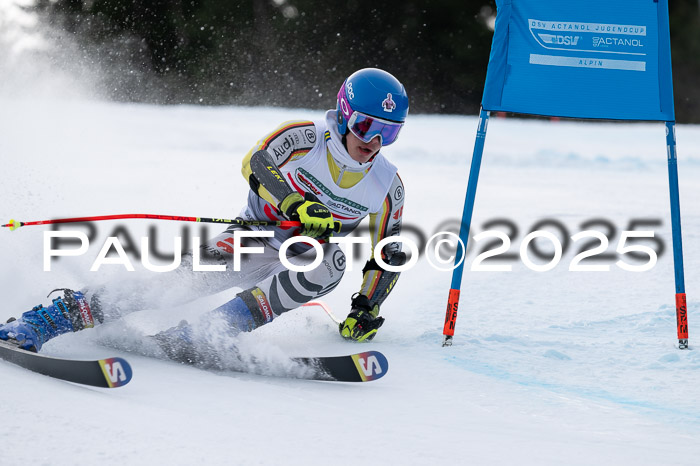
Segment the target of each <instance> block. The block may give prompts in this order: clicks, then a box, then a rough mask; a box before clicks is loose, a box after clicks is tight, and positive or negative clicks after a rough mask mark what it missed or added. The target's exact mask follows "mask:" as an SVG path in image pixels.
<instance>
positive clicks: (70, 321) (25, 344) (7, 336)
mask: <svg viewBox="0 0 700 466" xmlns="http://www.w3.org/2000/svg"><path fill="white" fill-rule="evenodd" d="M54 291H63V297H59V298H55V299H53V300H52V304H51V305H49V306H48V307H44V306H42V305H41V304H39V305H38V306H34V307H33V308H32V310H31V311H27V312H25V313H24V314H22V316H21V317H20V318H19V319H15V318H14V317H13V318H10V320H8V321H7V323H6V324H4V325H0V340H5V341H8V342H10V343H13V344H16V345H17V346H18V347H20V348H21V349H23V350H27V351H33V352H38V351H39V350H40V349H41V347H42V345H43V344H44V343H46V342H47V341H49V340H50V339H52V338H55V337H57V336H59V335H62V334H64V333H69V332H77V331H78V330H82V329H84V328H89V327H94V325H95V319H94V317H93V311H92V310H91V309H90V305H89V304H88V301H87V298H86V297H85V295H84V294H83V293H81V292H80V291H72V290H69V289H67V288H58V289H56V290H53V291H52V292H51V293H53V292H54ZM51 293H49V296H51ZM97 317H98V318H99V317H100V316H97ZM99 320H100V321H101V319H99Z"/></svg>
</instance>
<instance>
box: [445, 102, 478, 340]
mask: <svg viewBox="0 0 700 466" xmlns="http://www.w3.org/2000/svg"><path fill="white" fill-rule="evenodd" d="M488 125H489V112H487V111H486V110H484V109H483V108H481V110H480V111H479V127H478V129H477V131H476V141H474V154H473V155H472V164H471V168H470V169H469V182H468V183H467V195H466V198H465V200H464V211H463V212H462V223H461V225H460V227H459V239H460V240H462V243H463V244H464V249H462V248H461V247H459V245H458V246H457V252H456V253H455V262H454V263H455V268H454V270H453V271H452V284H451V285H450V293H449V296H448V298H447V311H446V312H445V326H444V328H443V330H442V334H443V335H444V338H443V341H442V346H451V345H452V338H453V337H454V334H455V323H456V321H457V308H458V307H459V290H460V288H461V286H462V272H463V270H464V262H465V261H464V260H463V259H464V258H465V257H464V255H465V254H466V250H467V241H468V240H469V228H470V225H471V222H472V213H473V212H474V199H475V197H476V185H477V183H478V182H479V170H480V169H481V156H482V155H483V153H484V143H485V141H486V129H487V128H488Z"/></svg>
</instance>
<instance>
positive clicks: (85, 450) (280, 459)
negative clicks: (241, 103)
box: [0, 97, 700, 465]
mask: <svg viewBox="0 0 700 466" xmlns="http://www.w3.org/2000/svg"><path fill="white" fill-rule="evenodd" d="M320 115H321V112H312V111H309V110H293V109H270V108H231V107H228V108H202V107H177V106H176V107H155V106H146V105H126V104H114V103H99V102H71V101H51V100H37V101H28V100H21V101H20V100H13V99H11V98H9V97H7V98H4V99H3V101H2V103H1V105H0V132H1V137H0V158H1V160H2V163H1V165H0V166H1V167H2V175H3V176H2V180H3V181H2V183H0V199H1V201H0V220H2V221H3V223H5V222H6V221H8V220H10V219H17V220H20V221H32V220H42V219H50V218H59V217H75V216H91V215H106V214H118V213H155V214H170V215H184V216H201V217H223V218H233V217H235V216H236V215H237V213H238V212H239V210H240V208H241V207H242V206H243V203H244V201H245V197H246V194H247V191H248V189H249V188H248V185H247V183H246V181H245V180H244V179H243V178H242V176H241V175H240V164H241V160H242V158H243V156H244V154H245V153H246V151H247V150H248V149H249V148H250V147H251V146H252V145H253V144H254V143H255V142H256V140H257V138H258V137H260V136H262V135H263V134H265V133H266V132H268V131H270V130H271V129H273V128H274V127H275V126H276V125H277V124H279V123H280V122H282V121H285V120H289V119H297V118H310V117H318V116H320ZM476 125H477V121H476V118H475V117H471V116H452V117H450V116H423V115H411V116H410V117H409V120H408V123H407V124H406V127H405V128H404V130H403V133H402V135H401V137H400V139H399V141H398V142H397V143H396V144H395V145H393V146H390V147H388V148H387V149H386V151H385V153H386V156H387V157H388V158H389V159H390V160H391V161H393V162H394V163H395V164H396V165H397V166H398V167H399V173H400V175H401V177H402V179H403V181H404V183H405V186H406V198H407V199H406V207H405V211H404V222H405V225H406V226H407V228H406V229H405V236H406V238H409V239H412V240H413V241H416V242H420V241H419V240H420V239H421V237H423V238H427V237H429V236H431V235H432V234H433V233H435V232H438V231H442V230H454V226H455V222H457V221H458V219H459V217H460V215H461V212H462V207H463V202H464V194H465V190H466V184H467V176H468V173H469V165H470V161H471V160H470V159H471V153H472V147H473V142H474V134H475V131H476ZM678 144H679V146H678V150H679V162H678V164H679V168H680V194H681V209H682V216H683V230H684V236H683V239H684V256H685V271H686V288H687V292H688V310H689V323H690V342H691V348H690V349H689V350H687V351H680V350H678V349H676V343H677V340H676V324H675V309H674V293H675V289H674V282H673V261H672V257H673V254H672V251H671V233H670V214H669V195H668V177H667V170H666V147H665V138H664V127H663V125H662V124H611V123H608V124H604V123H577V122H563V121H562V122H551V121H543V120H537V121H535V120H529V121H525V120H516V119H499V118H492V120H491V124H490V126H489V131H488V135H487V140H486V149H485V154H484V160H483V166H482V172H481V177H480V182H479V189H478V192H477V199H476V208H475V211H474V221H473V224H472V226H473V228H472V236H473V235H475V234H478V233H481V232H483V231H484V230H488V229H496V230H500V231H502V232H503V233H505V234H506V235H507V236H508V237H509V238H510V242H511V244H510V245H509V248H508V251H506V253H505V254H506V256H505V258H501V259H500V260H494V259H489V260H486V261H484V262H483V263H482V266H485V265H490V266H500V267H503V266H510V268H511V270H510V271H477V270H472V267H473V265H474V262H475V258H476V256H477V254H478V253H480V252H481V251H482V250H483V249H484V247H485V245H486V244H487V243H488V242H490V241H492V240H493V238H486V239H482V240H481V241H478V242H474V241H472V242H471V243H472V246H470V251H469V254H468V256H467V261H466V267H465V273H464V280H463V282H462V299H461V302H460V308H459V317H458V320H457V330H456V335H455V340H454V346H452V347H449V348H443V347H441V341H442V325H443V320H444V312H445V304H446V299H447V293H448V289H449V285H450V279H451V273H450V272H444V271H438V270H436V269H434V268H433V267H432V266H431V265H430V263H429V262H428V261H427V259H426V257H425V255H424V254H423V253H422V252H421V257H420V259H419V261H418V263H417V264H416V265H415V266H414V267H413V268H412V269H411V270H409V271H406V272H404V273H403V274H402V276H401V278H400V280H399V282H398V284H397V285H396V288H395V289H394V291H393V293H392V294H391V296H390V298H389V299H388V300H387V301H386V303H385V304H384V306H383V308H382V315H384V316H385V317H386V323H385V325H384V326H383V327H382V328H381V330H380V331H379V333H378V335H377V337H376V339H375V340H374V341H373V342H371V343H369V344H363V345H360V344H354V343H350V342H345V341H342V340H341V339H340V337H339V336H338V333H337V329H336V328H335V326H334V324H333V323H332V322H331V321H330V319H328V318H327V317H326V316H325V314H323V312H322V311H321V310H320V309H316V308H308V309H307V308H305V309H298V310H295V311H293V312H289V313H288V314H286V315H283V316H281V317H279V318H278V319H276V320H275V321H274V322H273V323H271V324H269V325H267V326H265V327H263V328H261V329H259V330H257V331H255V332H253V333H251V334H247V335H244V336H242V337H241V338H240V345H241V346H242V347H244V348H245V349H246V351H248V352H250V353H251V354H254V355H256V356H257V357H260V358H262V359H268V360H270V361H272V362H273V363H274V362H275V361H276V362H277V363H280V361H282V363H283V361H284V359H283V356H284V355H291V356H312V355H340V354H348V353H352V352H357V351H361V350H366V349H373V350H378V351H381V352H383V353H384V354H385V355H386V356H387V358H388V360H389V365H390V368H389V372H388V374H387V375H386V376H385V377H384V378H383V379H381V380H378V381H375V382H371V383H365V384H342V383H328V382H311V381H304V380H296V379H286V378H280V377H274V376H264V375H253V374H242V373H214V372H207V371H203V370H198V369H195V368H191V367H184V366H181V365H178V364H176V363H172V362H166V361H162V360H158V359H154V358H149V357H146V356H144V355H141V354H138V341H137V340H135V339H134V334H136V333H138V332H145V333H149V332H155V331H158V330H162V329H164V328H167V327H169V326H171V325H175V324H177V322H178V321H179V320H180V319H181V318H182V316H183V315H192V314H195V313H201V312H204V311H206V310H208V309H211V308H213V307H215V306H217V305H219V304H221V303H223V302H225V301H226V300H227V299H229V298H230V297H231V296H233V294H235V292H236V289H232V290H230V291H228V292H225V293H221V294H219V295H215V296H212V297H199V298H198V297H195V296H193V298H198V299H196V300H195V301H193V302H192V303H187V304H183V305H182V306H180V307H178V308H170V309H150V310H135V311H137V312H135V313H134V314H131V315H129V316H127V317H125V318H124V319H123V320H122V321H120V322H114V323H111V324H108V325H104V326H102V327H98V328H95V329H89V330H86V331H83V332H81V333H77V334H69V335H65V336H62V337H60V338H58V339H56V340H53V341H51V342H49V343H48V344H46V345H45V347H44V349H43V350H42V352H44V353H46V354H49V355H58V356H66V357H74V358H85V359H92V358H103V357H108V356H121V357H124V358H127V359H128V360H129V361H130V362H131V363H132V365H133V368H134V378H133V380H132V382H131V383H130V384H129V385H127V386H126V387H123V388H119V389H113V390H104V389H92V388H86V387H83V386H77V385H73V384H69V383H65V382H61V381H57V380H53V379H50V378H47V377H44V376H41V375H37V374H34V373H30V372H28V371H26V370H23V369H21V368H19V367H17V366H14V365H11V364H9V363H6V362H0V374H1V375H0V399H2V400H3V401H2V413H3V419H4V420H5V421H4V422H2V423H0V438H2V444H3V447H4V452H3V454H2V456H1V458H2V459H0V464H12V463H13V462H14V461H16V460H21V461H25V462H26V461H29V462H30V463H31V464H33V465H39V464H47V465H48V464H51V465H70V464H103V465H112V464H114V465H116V464H193V463H200V462H206V463H210V464H305V465H308V464H319V465H321V464H440V463H454V464H489V465H498V464H522V465H541V464H561V463H566V464H571V465H590V464H618V465H623V464H625V465H659V464H674V465H692V464H698V458H699V457H700V403H699V402H698V395H699V393H700V355H699V353H698V351H697V349H695V348H697V343H696V341H697V340H696V339H697V338H700V336H698V335H700V333H698V332H700V330H698V329H699V328H700V327H699V326H698V322H700V301H699V298H698V296H700V287H699V286H698V285H699V284H700V268H699V266H698V257H700V233H699V232H700V202H699V201H700V185H699V184H698V181H697V180H698V177H699V176H700V128H698V127H691V126H684V125H680V126H679V127H678ZM543 220H548V223H544V224H542V223H541V221H543ZM640 221H643V222H646V223H641V224H640V223H639V222H640ZM630 222H636V224H634V223H633V224H630ZM538 223H540V225H539V226H538V225H537V224H538ZM409 227H410V228H409ZM535 227H538V228H535ZM540 227H541V228H540ZM76 228H77V229H79V230H81V231H87V230H86V227H76ZM94 228H95V231H94V232H92V233H94V234H93V235H92V237H91V242H90V248H89V250H88V252H87V253H86V254H84V255H83V256H80V257H62V258H60V259H57V260H54V261H53V262H52V264H51V271H50V272H46V271H44V270H43V268H44V261H43V259H44V253H43V235H44V232H46V231H49V230H50V227H46V226H34V227H24V228H22V229H20V230H18V231H15V232H10V231H9V230H7V229H3V230H2V231H0V237H1V238H0V240H1V241H0V260H1V261H2V262H1V263H2V265H3V266H2V267H1V268H0V283H2V296H3V299H2V306H1V307H0V319H2V320H5V319H7V318H8V317H10V316H18V315H19V314H21V313H22V312H23V311H26V310H28V309H30V308H31V307H32V306H34V305H36V304H39V303H44V304H46V303H47V302H48V300H47V299H46V295H47V294H48V292H49V291H51V290H52V289H54V288H58V287H71V288H81V287H83V286H86V285H88V284H91V283H96V282H105V281H106V282H108V283H109V284H110V286H114V287H119V286H120V284H121V283H122V281H123V280H125V279H130V278H133V277H138V279H144V280H146V279H149V278H152V277H151V275H154V273H153V272H147V271H144V270H143V267H141V266H140V264H139V261H138V258H137V256H135V251H136V250H138V248H139V242H140V238H141V237H142V236H146V235H147V234H148V235H149V237H150V239H151V240H154V239H157V242H158V245H157V249H158V250H159V251H161V252H168V251H170V252H172V250H173V246H172V245H173V237H175V236H186V237H187V236H205V235H210V236H211V235H213V234H215V233H216V232H217V231H218V230H219V228H217V227H215V226H209V227H208V228H205V229H204V230H202V229H201V228H202V227H201V226H199V225H189V226H187V225H184V224H175V223H169V222H151V221H126V222H102V223H99V224H94ZM62 229H64V230H66V229H69V228H67V227H65V226H64V227H63V228H62ZM534 229H542V230H546V231H550V232H552V233H553V234H554V235H555V236H556V237H557V238H558V239H559V241H561V242H562V244H564V243H566V247H565V248H564V249H565V251H564V254H563V256H562V258H561V260H560V262H559V263H558V264H557V265H556V266H555V267H553V268H552V269H551V270H549V271H545V272H538V271H535V270H533V269H532V268H531V267H528V266H527V265H526V264H525V262H524V261H523V260H522V259H521V258H520V256H519V251H520V246H521V244H522V242H523V239H524V238H525V236H526V235H527V234H528V233H529V232H531V231H533V230H534ZM515 230H517V231H515ZM584 230H598V231H600V232H601V233H603V234H604V235H605V236H606V237H607V238H608V240H609V244H607V246H606V247H605V253H606V254H607V256H601V257H598V258H597V259H598V260H596V261H590V260H589V261H584V262H582V263H581V265H589V266H590V265H596V266H599V267H603V268H604V267H605V266H607V268H608V269H609V270H599V271H570V270H569V268H570V266H571V264H572V262H574V256H575V255H576V254H578V253H579V252H580V251H581V250H586V249H592V248H594V247H595V246H596V245H598V244H600V241H598V240H595V241H594V242H593V243H592V244H589V245H585V244H584V243H586V242H587V241H590V240H591V238H583V239H580V240H578V241H574V240H572V239H571V236H573V235H575V234H577V233H579V232H581V231H584ZM613 230H614V231H613ZM625 230H652V231H653V232H654V234H655V239H653V240H652V239H645V240H641V241H640V242H639V244H642V245H646V246H647V247H651V248H653V249H654V250H655V251H656V252H657V253H658V254H657V255H658V261H657V262H656V263H655V264H654V265H653V267H651V268H650V270H647V271H644V272H632V271H627V270H623V269H622V268H621V267H620V266H619V265H617V261H618V260H622V261H624V262H626V263H629V264H632V265H636V266H642V265H644V263H646V262H648V260H649V259H648V257H647V259H644V255H642V259H640V260H636V259H633V258H631V257H629V256H628V255H620V254H617V253H616V249H617V248H618V245H619V242H620V238H621V236H622V232H623V231H625ZM112 235H117V236H118V237H120V239H121V240H122V241H123V242H122V244H124V245H125V246H127V245H128V244H127V242H128V241H129V240H131V241H132V244H131V246H132V248H127V249H129V251H130V252H129V255H130V257H131V258H132V259H133V263H134V265H135V267H136V269H137V270H136V271H135V272H127V271H126V270H125V269H124V267H123V266H121V265H114V264H106V265H103V266H102V267H100V270H99V271H98V272H90V267H91V265H92V263H93V261H94V260H95V259H96V257H97V256H98V253H99V251H100V249H101V247H102V245H103V244H104V243H105V241H106V239H107V237H108V236H112ZM498 244H500V241H498V242H497V243H496V245H498ZM551 244H552V243H551V242H549V241H548V240H547V239H540V240H537V241H536V242H535V243H532V244H531V245H530V247H529V248H528V254H529V256H528V257H529V258H530V259H531V260H532V261H533V262H534V263H536V264H540V265H541V264H545V263H547V262H548V259H546V258H545V259H539V258H537V257H536V256H535V254H534V252H533V251H534V249H533V248H535V249H537V250H540V251H542V252H543V253H544V254H543V255H545V256H546V255H547V254H549V255H550V256H551V251H552V246H551ZM496 245H493V246H489V247H488V249H493V248H494V247H495V246H496ZM70 247H75V246H65V248H66V249H69V248H70ZM367 254H368V251H367V250H362V251H360V254H359V256H358V259H357V260H356V261H355V262H354V263H353V267H354V270H353V271H348V272H346V275H345V278H344V280H343V283H342V284H341V286H340V287H339V288H337V289H336V290H335V291H333V293H332V294H330V295H329V296H328V297H327V298H326V302H328V303H329V304H330V306H331V307H332V308H333V309H334V310H335V312H336V313H337V314H338V315H344V314H345V313H347V311H348V305H349V301H350V296H351V294H352V293H353V292H355V291H356V290H357V289H358V288H359V284H360V269H361V268H362V265H363V264H364V261H365V259H366V255H367ZM442 255H443V256H448V255H449V251H447V250H442ZM434 262H435V261H434ZM159 286H162V289H158V290H155V291H156V292H162V293H167V292H168V289H167V284H165V285H159ZM129 344H134V345H136V347H135V348H134V349H135V350H136V351H137V352H136V353H127V352H125V351H122V350H118V349H114V348H112V347H111V346H120V345H122V346H129Z"/></svg>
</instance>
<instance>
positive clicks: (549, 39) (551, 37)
mask: <svg viewBox="0 0 700 466" xmlns="http://www.w3.org/2000/svg"><path fill="white" fill-rule="evenodd" d="M538 35H539V36H540V39H542V42H544V43H545V44H549V45H577V44H578V41H579V40H580V39H581V36H562V35H558V34H538Z"/></svg>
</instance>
